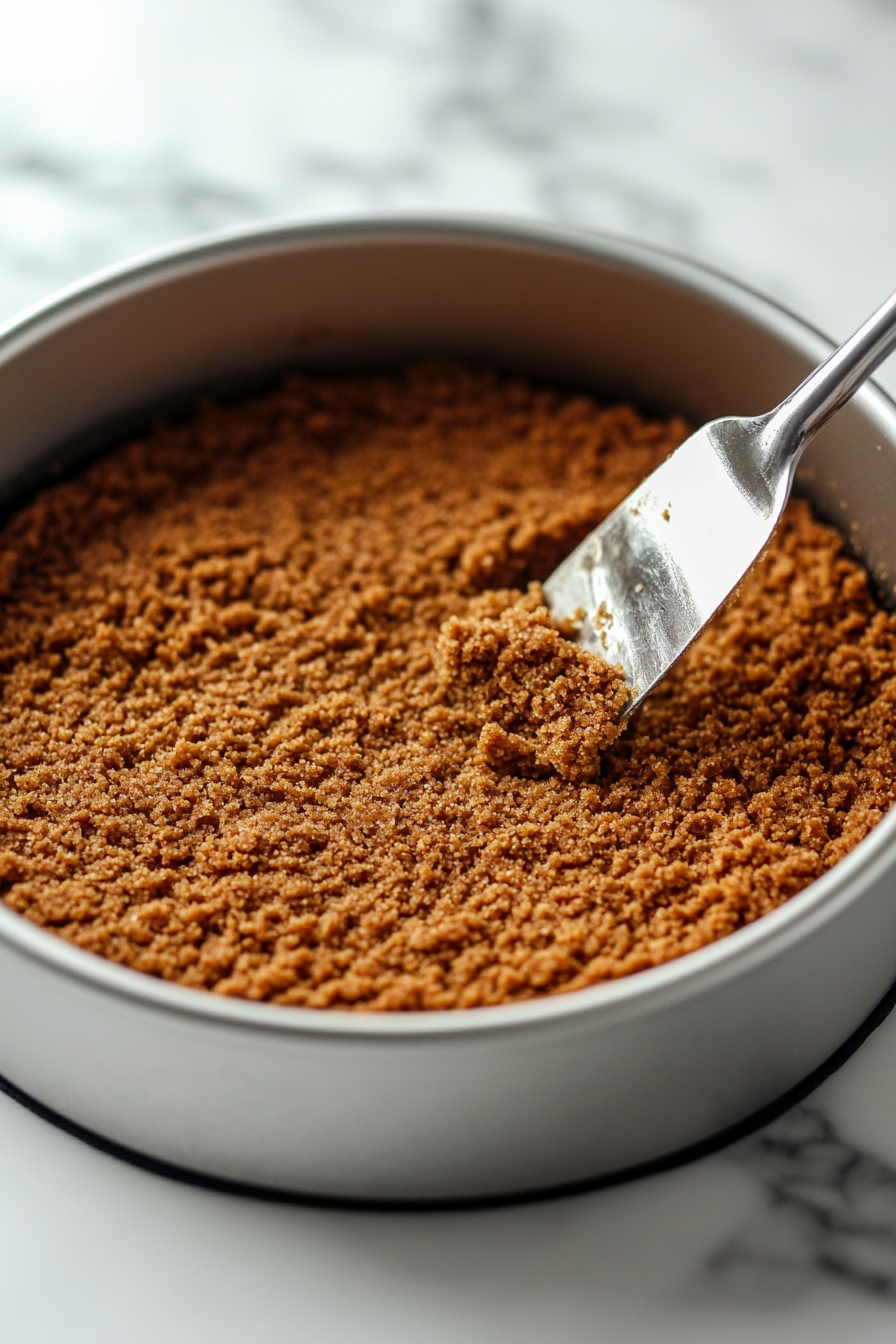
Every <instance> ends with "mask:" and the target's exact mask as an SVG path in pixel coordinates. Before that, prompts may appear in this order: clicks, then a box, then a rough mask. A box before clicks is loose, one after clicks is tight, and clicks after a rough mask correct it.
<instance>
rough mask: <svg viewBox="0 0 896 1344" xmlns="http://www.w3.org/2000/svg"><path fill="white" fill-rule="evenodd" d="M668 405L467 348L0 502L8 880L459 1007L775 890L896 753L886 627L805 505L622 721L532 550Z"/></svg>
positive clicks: (200, 430)
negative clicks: (1, 513)
mask: <svg viewBox="0 0 896 1344" xmlns="http://www.w3.org/2000/svg"><path fill="white" fill-rule="evenodd" d="M685 433H686V427H685V425H684V422H683V421H682V420H680V419H679V418H672V419H669V420H662V421H658V420H650V419H646V418H644V417H643V416H641V415H639V414H638V413H637V412H636V411H635V410H633V409H632V408H631V407H629V406H614V407H610V408H602V407H599V406H597V405H595V404H594V403H593V402H592V401H590V400H588V399H586V398H584V397H570V396H567V395H563V394H561V393H559V392H555V391H550V390H544V389H537V388H532V387H529V386H527V385H525V384H524V383H521V382H519V381H513V380H508V379H503V378H501V377H498V376H497V375H494V374H492V373H489V372H482V371H470V370H467V369H463V368H457V367H454V366H449V365H442V364H424V365H417V366H413V367H411V368H409V369H407V370H406V371H404V373H402V374H401V375H398V376H395V377H389V378H379V377H378V378H358V379H355V380H338V379H333V380H324V379H321V380H309V379H305V378H300V377H296V378H291V379H289V380H288V381H287V382H286V383H285V384H284V385H283V387H282V388H281V389H280V390H278V391H276V392H275V393H273V394H270V395H267V396H264V397H260V398H258V399H256V400H254V401H252V402H247V403H244V404H240V405H236V406H229V407H228V406H217V405H214V404H208V405H205V406H204V407H202V408H201V409H200V410H199V411H198V412H197V413H196V415H195V416H194V417H193V418H192V419H190V420H189V421H188V422H186V423H184V424H180V425H177V426H168V427H165V426H161V427H159V428H158V429H157V430H155V431H154V432H152V433H150V434H149V435H148V436H147V437H146V438H144V439H143V440H141V441H140V442H135V443H131V444H129V445H127V446H126V447H124V448H122V449H120V450H117V451H116V452H114V453H113V454H112V455H110V456H109V457H108V458H106V459H104V460H103V461H102V462H100V463H99V464H98V465H96V466H94V467H92V468H91V469H89V470H87V471H85V472H84V473H83V474H82V475H81V476H80V477H79V478H77V479H76V480H74V481H72V482H69V483H66V484H63V485H60V486H58V487H56V488H53V489H51V490H48V491H47V492H45V493H44V494H42V495H41V496H39V497H38V498H37V499H36V501H35V502H34V503H33V504H31V505H30V506H28V507H27V508H25V509H23V510H22V511H21V512H20V513H19V514H18V515H16V517H15V518H14V519H13V520H12V522H11V523H10V524H9V525H8V526H7V528H6V529H5V532H4V533H3V535H2V536H0V592H2V601H0V685H2V702H0V851H2V852H0V879H2V894H3V898H4V899H5V901H6V903H7V905H8V906H10V907H11V909H13V910H15V911H18V912H19V913H20V914H22V915H24V916H26V917H27V918H28V919H30V920H33V921H34V922H35V923H37V924H40V925H42V926H43V927H45V928H48V929H51V930H53V931H54V932H55V933H57V934H59V935H61V936H62V937H64V938H66V939H69V940H70V941H71V942H73V943H76V944H78V945H79V946H80V947H83V948H87V949H89V950H90V951H92V952H95V953H98V954H100V955H101V956H104V957H108V958H110V959H112V960H113V961H117V962H121V963H124V964H126V965H129V966H132V967H135V968H136V969H138V970H140V971H144V972H147V973H149V974H151V975H155V976H161V977H164V978H165V979H168V980H175V981H179V982H181V983H182V984H185V985H191V986H196V987H200V988H206V989H209V990H214V991H215V992H217V993H219V994H227V995H237V996H243V997H247V998H252V999H268V1000H272V1001H275V1002H277V1003H282V1004H304V1005H310V1006H315V1007H321V1008H324V1007H330V1006H332V1007H355V1008H362V1009H393V1010H401V1009H446V1008H461V1007H471V1006H475V1005H481V1004H494V1003H505V1002H509V1001H512V1000H518V999H525V998H530V997H532V996H534V995H539V994H546V993H555V992H560V991H568V990H573V989H577V988H580V987H582V986H585V985H592V984H595V983H597V982H599V981H602V980H606V979H608V978H613V977H617V976H622V975H627V974H630V973H631V972H633V971H638V970H640V969H642V968H644V967H648V966H653V965H656V964H657V963H660V962H663V961H667V960H669V959H670V958H673V957H678V956H681V955H682V954H683V953H686V952H689V951H691V950H692V949H695V948H698V947H701V946H703V945H705V944H707V943H709V942H712V941H713V940H714V939H717V938H720V937H722V936H723V935H725V934H727V933H730V932H731V931H732V930H734V929H737V928H739V927H741V926H742V925H744V924H746V923H748V922H750V921H751V920H755V919H756V918H757V917H759V916H761V915H763V914H765V913H766V912H767V911H770V910H773V909H774V908H775V907H776V906H779V905H780V904H781V903H782V902H783V901H786V900H787V899H788V898H789V897H791V896H792V895H794V893H796V892H798V891H800V890H801V889H802V888H804V887H805V886H806V885H807V884H808V883H809V882H811V881H812V880H813V879H814V878H816V877H818V876H819V875H820V874H821V873H823V872H824V871H825V870H826V869H828V868H830V867H831V866H832V865H833V864H835V863H836V862H837V861H838V859H840V858H842V856H843V855H844V854H846V853H847V852H848V851H849V850H850V849H851V848H852V847H853V846H854V845H855V844H856V843H857V842H858V841H859V840H861V839H862V838H863V837H864V836H865V835H867V833H868V832H869V830H870V829H871V828H872V827H873V826H874V825H875V823H876V822H877V821H878V820H879V819H880V818H881V816H882V815H883V814H884V813H885V812H886V810H887V809H888V808H889V806H890V805H891V803H892V801H893V797H894V788H896V765H894V741H896V727H894V725H896V714H894V701H896V625H894V619H893V617H891V616H890V615H888V614H886V613H885V612H884V611H882V610H881V609H879V607H878V606H877V604H876V603H875V601H874V599H873V598H872V596H871V594H870V592H869V586H868V582H867V578H866V575H865V573H864V572H863V570H862V569H861V567H860V566H859V565H858V564H857V563H856V562H855V561H854V560H852V559H851V558H850V557H849V556H848V554H847V553H846V551H845V548H844V544H843V542H842V540H841V538H840V536H839V535H838V534H837V533H836V532H835V531H834V530H832V529H831V528H829V527H826V526H823V525H822V524H820V523H819V522H817V521H816V520H815V519H814V518H813V517H812V514H811V512H810V510H809V508H808V506H807V505H806V504H805V503H803V502H800V501H796V502H794V503H792V504H791V505H790V507H789V508H788V510H787V514H786V517H785V519H784V521H783V522H782V524H781V525H780V527H779V529H778V531H777V532H776V534H775V537H774V538H773V540H772V542H771V544H770V546H769V547H768V550H767V552H766V553H765V555H764V556H763V558H762V559H761V560H760V561H759V562H758V563H757V564H756V565H755V566H754V568H753V570H752V571H751V573H750V575H749V576H748V578H747V579H746V581H745V582H744V584H743V586H742V588H741V590H740V592H739V594H738V596H737V599H736V600H735V601H733V602H731V603H730V604H729V605H728V606H727V607H726V608H725V609H724V610H723V612H722V613H721V614H720V615H719V616H718V617H717V618H716V620H715V622H714V623H713V624H712V626H711V627H710V628H709V629H708V630H707V631H706V632H705V633H704V635H703V636H702V637H701V638H700V640H699V641H698V642H697V643H696V644H695V645H694V646H693V647H692V649H691V650H690V651H689V652H688V654H687V655H686V656H685V657H684V658H683V659H682V660H681V662H680V663H679V664H678V666H677V667H676V668H675V669H674V670H673V672H672V673H671V674H670V676H669V677H668V678H667V679H666V681H665V682H664V683H663V684H662V685H661V686H660V687H659V689H658V690H657V691H656V692H655V693H654V694H653V695H652V696H651V697H650V698H649V699H648V700H647V702H646V703H645V704H644V706H643V707H642V708H641V709H640V710H639V712H638V713H637V714H636V715H634V716H633V718H632V720H631V722H630V723H629V724H628V726H627V727H626V728H625V730H624V731H623V732H622V733H621V734H620V735H618V736H616V721H617V719H618V714H619V710H620V709H621V707H622V705H623V704H624V700H625V690H624V687H622V685H621V684H620V681H619V678H618V676H617V675H616V674H615V673H614V672H613V671H612V670H611V669H609V668H607V667H606V666H605V665H604V664H602V663H601V662H600V661H599V660H597V659H594V658H592V657H590V656H589V655H587V654H584V653H582V652H581V651H580V650H579V649H578V648H577V646H575V645H574V644H573V643H572V642H571V641H570V640H569V639H568V638H566V637H565V635H564V633H563V632H560V631H558V630H557V629H556V628H555V627H554V626H553V624H552V623H551V621H550V620H549V618H548V616H547V613H546V611H545V609H544V607H543V605H542V602H541V594H540V590H539V588H538V580H539V579H542V578H544V577H545V576H546V575H547V574H548V573H549V572H550V571H551V569H552V568H553V567H554V565H555V564H556V563H557V562H558V560H559V559H560V558H562V556H563V555H564V554H566V553H567V552H568V551H569V550H570V549H571V548H572V547H573V546H574V545H575V544H576V542H577V541H578V540H579V539H580V538H581V537H582V536H583V535H584V534H585V533H586V532H587V531H588V530H590V528H592V527H593V526H594V525H595V524H596V523H597V522H599V521H600V520H601V519H602V518H603V517H604V516H605V515H606V514H607V513H608V512H609V511H610V510H611V509H612V508H613V507H614V506H615V505H616V504H617V503H619V502H620V500H621V499H623V498H624V497H625V495H626V494H628V493H629V491H630V490H631V489H632V488H633V487H634V486H635V484H636V483H637V482H638V481H639V480H640V479H641V478H642V477H643V476H645V475H646V474H647V473H648V472H650V471H651V470H652V469H653V468H654V467H655V466H656V465H657V464H658V463H659V462H660V461H661V460H662V459H663V458H664V457H665V456H666V454H667V453H668V452H669V451H670V450H671V449H672V448H674V447H675V446H676V444H677V443H678V442H679V441H680V440H681V439H682V438H683V437H684V435H685Z"/></svg>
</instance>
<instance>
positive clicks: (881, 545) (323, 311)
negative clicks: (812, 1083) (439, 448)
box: [0, 219, 896, 1200]
mask: <svg viewBox="0 0 896 1344" xmlns="http://www.w3.org/2000/svg"><path fill="white" fill-rule="evenodd" d="M830 349H831V346H830V343H828V342H825V340H824V338H823V337H821V336H819V335H818V334H817V333H815V332H813V331H812V330H811V329H810V328H808V327H807V326H805V324H803V323H801V322H800V321H798V320H797V319H796V318H794V317H792V316H791V315H790V314H788V313H786V312H784V311H782V310H781V309H779V308H777V307H776V306H775V305H773V304H771V303H769V302H767V301H766V300H764V299H762V298H760V297H759V296H757V295H755V294H752V293H751V292H750V291H749V290H747V289H744V288H743V287H741V286H739V285H737V284H735V283H734V282H732V281H730V280H727V279H726V278H725V277H722V276H718V275H715V274H713V273H712V272H709V271H706V270H704V269H702V268H700V267H698V266H695V265H692V264H690V263H688V262H686V261H683V260H682V259H680V258H677V257H673V256H668V255H665V254H663V253H661V252H657V251H654V250H653V249H651V248H647V247H641V246H638V245H636V244H633V243H629V242H627V241H625V240H622V239H618V238H607V237H596V236H594V235H591V234H587V233H578V232H575V231H564V230H555V229H544V228H540V227H533V226H527V225H521V224H505V223H501V222H496V221H477V220H467V221H458V220H450V221H441V222H440V221H437V220H429V221H420V220H395V219H389V220H381V221H376V220H364V221H357V222H342V223H338V224H329V225H313V226H307V225H303V226H298V225H289V224H286V225H276V226H271V227H270V228H264V229H257V230H250V231H246V232H245V233H234V234H233V235H229V236H224V237H219V238H216V239H213V240H211V241H209V242H205V243H201V244H198V245H194V246H190V247H185V248H179V249H175V250H172V251H171V252H170V253H163V254H160V255H155V256H152V257H149V258H147V259H143V260H139V261H137V262H135V263H132V264H130V265H128V266H125V267H122V268H119V269H117V270H115V271H112V272H108V273H106V274H104V275H102V276H100V277H97V278H95V279H93V280H91V281H89V282H87V283H85V284H84V285H82V286H78V287H75V288H74V289H72V290H70V291H68V292H66V293H64V294H63V295H61V296H58V297H57V298H55V299H53V300H52V301H50V302H48V303H46V304H44V305H41V306H40V308H38V309H35V310H34V311H33V312H31V313H29V314H26V315H25V316H24V317H23V318H22V319H20V320H19V321H18V322H16V323H14V324H13V325H12V326H10V327H9V328H8V329H7V330H6V331H5V332H0V405H2V407H3V415H2V417H0V492H5V491H10V490H13V489H14V488H15V481H16V480H17V479H21V478H22V476H23V475H25V476H26V477H27V478H28V479H30V480H31V481H32V482H37V483H38V484H40V483H49V482H51V481H53V480H54V479H57V477H56V475H55V472H56V468H57V465H58V463H59V461H60V460H63V461H69V462H72V461H76V460H77V459H78V457H79V455H80V454H83V453H91V452H93V451H95V448H96V445H97V444H102V443H108V442H110V441H111V439H112V438H114V435H115V434H116V433H121V432H123V431H122V424H123V423H127V424H130V425H133V424H134V423H135V419H134V417H135V415H136V422H137V423H139V421H140V416H141V415H142V414H144V413H143V412H141V411H140V408H141V407H144V408H146V407H147V406H148V407H150V408H151V407H152V406H155V405H158V404H159V403H160V402H164V401H165V399H166V398H168V397H169V396H171V395H172V394H173V393H178V392H179V390H181V389H184V388H196V387H202V386H208V385H209V384H212V383H214V382H215V381H216V380H218V379H219V378H220V377H222V376H229V375H231V374H233V373H237V374H241V373H244V372H245V371H247V370H253V369H259V368H261V369H270V368H271V367H272V366H282V365H283V364H284V363H290V362H291V363H293V364H295V363H296V362H299V363H301V364H303V365H304V366H306V367H309V368H321V367H327V368H339V367H354V368H358V367H363V366H365V365H368V366H381V365H382V364H383V362H384V361H394V360H398V359H402V358H405V357H406V356H409V355H416V354H421V353H432V352H438V353H441V354H446V353H447V354H453V355H459V356H464V357H466V358H469V359H474V360H488V361H491V362H493V363H495V364H498V365H500V366H502V367H504V368H508V369H517V370H519V371H520V372H521V373H524V374H532V375H535V376H538V377H546V378H556V379H560V380H563V381H564V382H565V383H566V385H568V386H578V387H580V388H585V389H589V388H590V389H594V388H597V389H600V390H602V392H603V394H604V395H605V396H606V397H607V398H610V397H614V396H618V395H626V396H630V397H632V398H635V399H638V398H641V399H643V400H644V401H645V402H647V403H649V404H651V405H659V406H666V407H668V408H669V409H679V410H681V411H683V412H685V413H686V414H688V415H690V416H691V417H692V418H693V420H694V421H695V422H703V421H706V420H710V419H712V418H714V417H716V416H719V415H721V414H724V413H725V412H729V411H731V410H734V411H740V412H742V413H743V414H745V415H755V414H757V413H759V412H761V411H762V410H763V409H764V408H765V407H767V406H771V405H774V404H776V402H778V401H780V400H781V398H782V397H783V396H785V395H786V393H787V392H788V390H789V389H790V388H792V387H794V386H795V385H796V384H797V383H799V381H800V380H801V379H802V378H804V377H805V375H806V374H807V373H808V372H809V371H810V370H811V369H812V368H813V367H814V366H815V365H816V364H817V363H818V361H819V359H821V358H822V357H824V356H825V355H826V354H828V353H829V352H830ZM135 408H136V409H135ZM110 423H111V425H112V426H113V428H112V429H110V428H109V425H110ZM143 423H146V420H145V416H144V420H143ZM127 432H130V431H127ZM66 442H68V443H69V445H70V446H69V448H63V449H60V445H64V444H65V443H66ZM72 445H74V446H72ZM798 479H799V484H800V488H801V489H802V490H804V491H805V492H806V493H808V494H809V495H810V497H811V499H812V501H813V503H814V504H815V506H816V508H817V509H818V510H819V512H820V513H821V514H822V516H827V517H834V518H836V519H837V521H838V522H839V523H840V524H841V526H843V527H844V528H845V530H847V531H848V533H849V535H850V536H851V537H852V538H854V539H855V544H856V546H857V548H858V550H859V551H860V553H861V555H862V556H863V558H864V559H865V560H866V562H867V563H868V564H869V566H870V567H871V569H872V572H873V573H874V575H875V577H876V579H877V582H878V583H879V584H880V585H881V586H882V587H885V588H887V589H888V590H890V589H891V588H892V585H893V583H894V582H896V528H894V526H893V519H894V517H896V408H894V406H893V405H892V403H891V402H890V401H889V400H888V399H887V397H885V396H884V395H883V394H882V393H881V392H880V391H878V390H877V389H875V388H874V387H873V386H871V385H870V384H868V385H866V386H865V387H864V388H863V389H861V391H860V392H859V393H858V394H857V396H856V398H855V399H854V400H853V402H852V403H851V404H850V405H849V406H848V407H847V408H846V409H845V410H844V412H843V414H842V415H840V416H838V417H837V418H836V419H835V420H834V421H832V422H831V423H830V424H829V425H827V426H826V427H825V428H824V429H823V430H822V431H821V433H819V435H818V436H817V438H816V439H815V440H814V442H813V443H812V444H811V445H810V447H809V448H808V449H807V451H806V454H805V456H804V458H803V461H802V463H801V464H800V468H799V476H798ZM894 894H896V814H893V815H890V816H887V817H885V818H884V819H883V821H881V823H880V824H879V825H878V826H877V827H876V828H875V830H874V831H873V832H872V833H871V835H870V836H868V838H867V839H866V840H864V841H863V842H862V843H861V844H860V845H858V846H857V847H856V849H855V850H854V851H853V852H852V853H851V854H849V855H848V856H847V857H846V858H845V859H844V860H842V861H841V862H840V863H839V864H838V865H837V866H836V868H834V869H833V870H832V871H831V872H829V873H827V874H825V876H824V877H822V878H821V879H819V880H818V881H817V882H815V883H813V885H812V886H811V887H809V888H808V889H807V890H806V891H804V892H802V893H801V894H800V895H798V896H795V897H794V898H793V899H792V900H791V901H789V902H787V904H786V905H784V906H782V907H781V908H780V909H779V910H776V911H773V912H772V913H771V914H769V915H766V916H765V917H764V918H762V919H761V920H758V921H757V922H756V923H754V924H752V925H750V926H749V927H747V928H744V929H741V930H739V931H738V932H736V933H734V934H732V935H730V936H729V937H727V938H724V939H722V940H721V941H720V942H718V943H715V944H713V945H711V946H709V947H705V948H702V949H700V950H699V951H697V952H692V953H690V954H689V955H688V956H686V957H682V958H681V959H680V960H678V961H675V962H670V963H668V964H666V965H664V966H659V967H656V968H654V969H652V970H647V971H643V972H640V973H639V974H638V975H635V976H630V977H628V978H627V979H625V980H620V981H617V982H614V983H611V984H603V985H596V986H594V987H593V988H591V989H586V990H580V991H578V992H576V993H574V994H565V995H558V996H555V997H551V998H542V999H533V1000H530V1001H528V1002H526V1003H520V1004H512V1005H508V1006H505V1007H497V1008H482V1009H473V1010H468V1011H461V1012H446V1013H396V1014H389V1013H383V1014H374V1013H353V1012H347V1011H340V1010H327V1011H317V1010H314V1009H300V1008H280V1007H277V1006H275V1005H272V1004H265V1003H250V1002H241V1001H237V1000H230V999H222V998H221V997H219V996H218V995H215V994H208V993H203V992H201V991H196V990H189V989H184V988H183V987H181V986H179V985H172V984H169V983H166V982H163V981H159V980H156V979H154V978H152V977H150V976H146V975H141V974H140V973H138V972H136V971H132V970H129V969H127V968H125V967H122V966H117V965H113V964H112V963H111V962H108V961H105V960H103V959H102V958H100V957H96V956H92V955H91V954H90V953H88V952H85V951H83V950H82V949H80V948H78V947H74V946H72V945H71V944H68V943H66V942H64V941H63V940H62V939H60V938H57V937H54V936H53V935H52V934H51V933H48V932H46V931H45V930H43V929H39V928H36V927H35V926H34V925H32V924H30V923H29V922H28V921H27V920H25V919H22V918H21V917H20V916H19V915H17V914H14V913H13V911H12V910H10V909H8V908H7V907H6V906H5V905H3V903H2V901H0V1074H2V1075H4V1076H5V1077H6V1078H8V1079H9V1080H10V1081H11V1082H12V1083H14V1084H15V1085H16V1086H17V1087H19V1088H21V1089H22V1090H23V1091H24V1092H26V1093H29V1094H30V1095H31V1096H32V1097H34V1098H36V1099H37V1100H38V1101H40V1102H42V1103H44V1104H45V1105H46V1106H49V1107H51V1108H53V1109H54V1110H55V1111H56V1112H58V1113H60V1114H62V1115H65V1116H67V1117H68V1118H69V1119H71V1120H74V1121H76V1122H77V1123H78V1124H80V1125H83V1126H85V1127H86V1128H87V1129H90V1130H93V1131H94V1132H95V1133H97V1134H99V1135H102V1136H104V1137H106V1138H109V1139H112V1140H115V1141H117V1142H118V1143H121V1144H125V1145H127V1146H128V1147H130V1148H132V1149H136V1150H138V1151H140V1152H142V1153H145V1154H148V1155H149V1156H151V1157H154V1158H159V1159H162V1160H165V1161H167V1162H172V1163H175V1164H178V1165H180V1166H182V1167H189V1168H193V1169H195V1170H197V1171H201V1172H204V1173H207V1174H210V1175H212V1176H222V1177H227V1178H230V1179H234V1180H241V1181H246V1182H254V1183H256V1184H259V1185H264V1186H269V1187H276V1188H277V1189H279V1190H286V1191H298V1192H307V1193H311V1194H317V1195H333V1196H341V1197H343V1198H346V1197H349V1198H361V1199H365V1198H367V1199H387V1200H388V1199H402V1200H418V1199H427V1198H429V1199H456V1198H463V1197H466V1196H476V1195H487V1194H495V1193H506V1192H512V1191H526V1190H533V1189H537V1188H539V1187H541V1188H544V1187H549V1186H553V1185H555V1184H557V1183H560V1182H567V1181H575V1180H579V1179H582V1178H587V1177H591V1176H595V1175H598V1174H601V1173H611V1172H614V1171H618V1170H619V1169H621V1168H624V1167H628V1166H630V1165H632V1164H633V1163H638V1162H643V1161H646V1160H648V1159H650V1158H655V1157H658V1156H659V1155H661V1154H664V1153H669V1152H672V1151H673V1150H676V1149H678V1148H680V1147H682V1146H683V1145H685V1144H689V1143H693V1142H695V1141H697V1140H699V1139H702V1138H704V1137H706V1136H707V1135H710V1134H713V1133H716V1132H717V1131H719V1130H720V1129H722V1128H724V1127H725V1126H727V1125H730V1124H732V1123H734V1122H735V1121H737V1120H739V1119H741V1118H742V1117H744V1116H746V1115H749V1114H750V1113H751V1112H753V1111H754V1110H756V1108H758V1107H759V1106H762V1105H764V1104H765V1103H767V1102H769V1101H771V1100H772V1099H773V1098H776V1097H778V1096H779V1095H780V1094H781V1093H783V1092H784V1091H785V1090H786V1089H787V1088H789V1087H790V1086H792V1085H793V1084H794V1083H796V1082H797V1081H798V1080H799V1079H801V1078H803V1077H804V1076H805V1075H806V1074H808V1073H809V1072H810V1070H812V1069H814V1068H816V1067H817V1066H818V1065H819V1064H821V1062H822V1061H823V1060H825V1059H826V1058H827V1057H828V1056H829V1055H830V1054H831V1052H832V1051H833V1050H834V1049H835V1048H836V1047H838V1046H839V1045H840V1044H841V1043H842V1042H843V1041H844V1040H845V1039H846V1037H847V1036H848V1035H849V1034H850V1033H851V1032H852V1031H853V1030H854V1029H855V1028H856V1027H857V1026H858V1025H859V1023H861V1022H862V1021H863V1020H864V1019H865V1018H866V1016H867V1014H868V1013H869V1012H870V1011H871V1009H872V1008H873V1007H874V1005H875V1004H876V1003H877V1002H878V1000H879V999H880V998H881V996H882V995H883V993H884V991H885V990H886V989H887V988H888V986H889V985H890V983H891V982H892V981H893V979H894V977H896V899H894Z"/></svg>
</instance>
